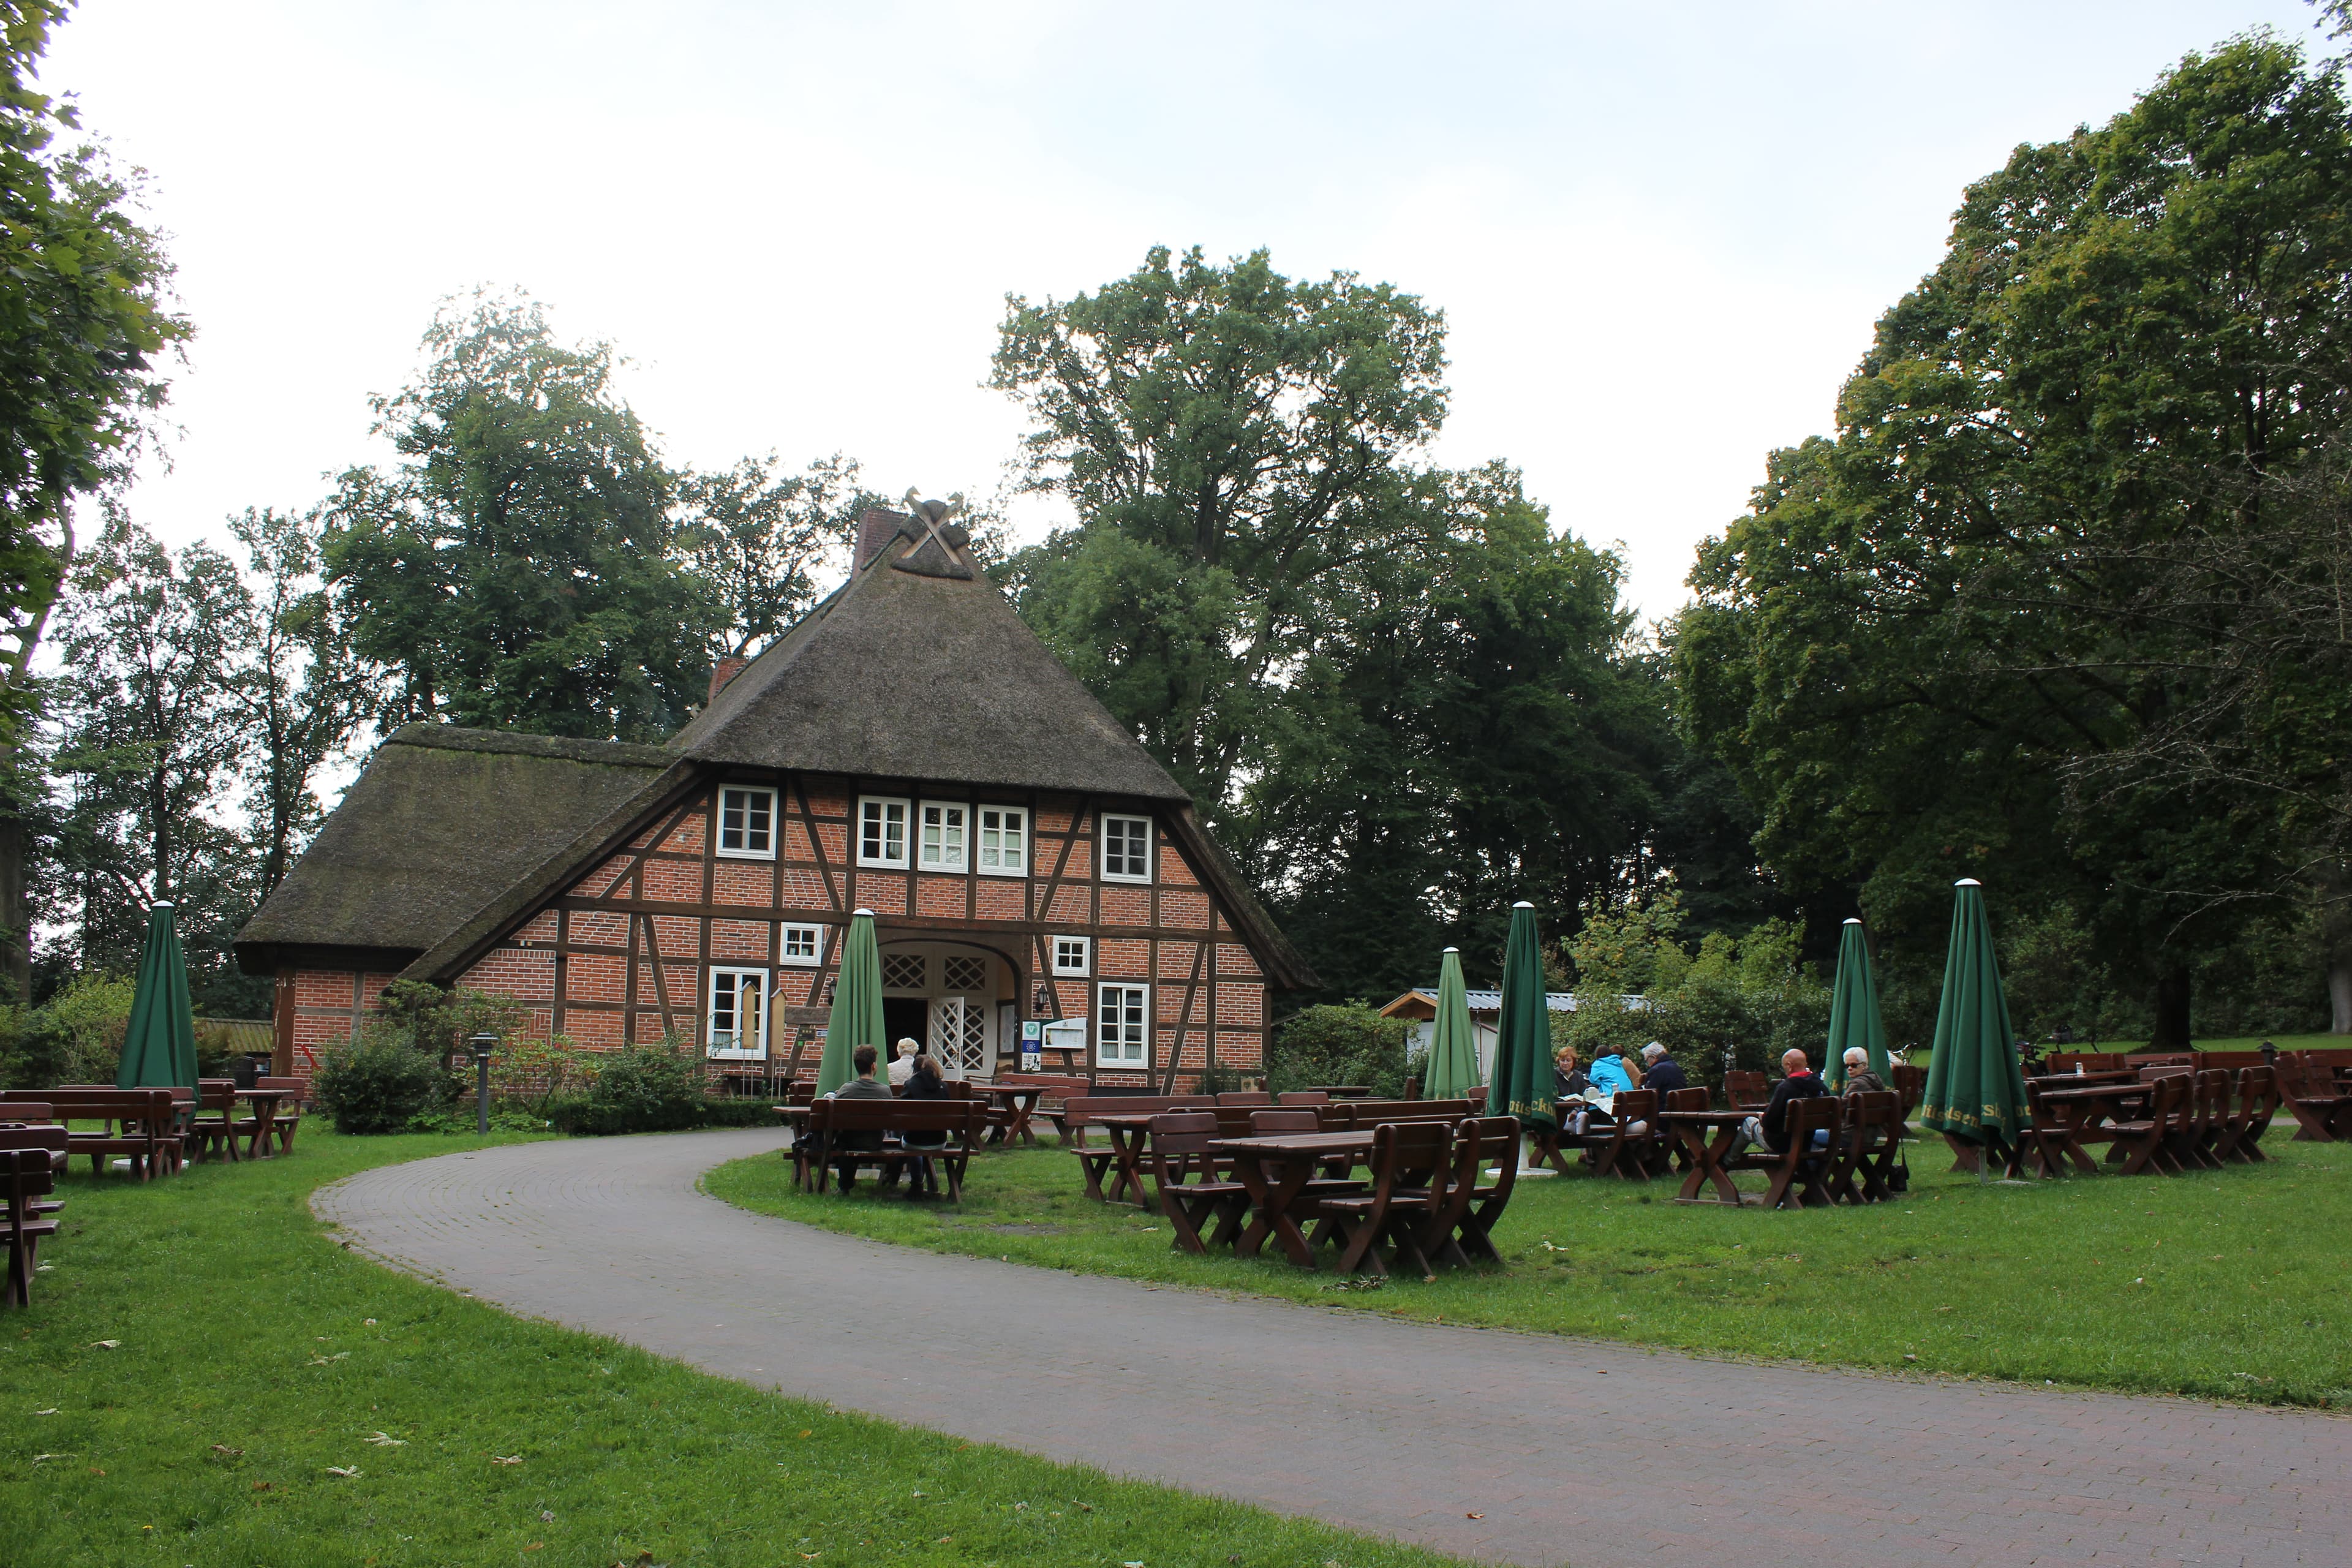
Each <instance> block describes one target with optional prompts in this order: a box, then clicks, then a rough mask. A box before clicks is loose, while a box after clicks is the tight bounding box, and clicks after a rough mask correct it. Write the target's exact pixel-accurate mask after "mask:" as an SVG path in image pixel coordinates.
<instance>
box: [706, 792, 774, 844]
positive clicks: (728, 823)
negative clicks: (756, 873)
mask: <svg viewBox="0 0 2352 1568" xmlns="http://www.w3.org/2000/svg"><path fill="white" fill-rule="evenodd" d="M775 824H776V792H775V791H774V790H772V789H737V788H734V787H733V786H731V785H730V787H728V788H726V789H722V790H720V791H719V853H720V854H721V855H729V856H740V858H744V859H747V860H772V859H774V858H776V832H775Z"/></svg>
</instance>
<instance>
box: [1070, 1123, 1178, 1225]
mask: <svg viewBox="0 0 2352 1568" xmlns="http://www.w3.org/2000/svg"><path fill="white" fill-rule="evenodd" d="M1166 1114H1168V1113H1167V1112H1166V1111H1164V1110H1106V1111H1102V1112H1100V1113H1098V1114H1097V1115H1096V1116H1094V1117H1092V1118H1090V1119H1089V1125H1092V1126H1096V1127H1099V1128H1101V1129H1102V1130H1103V1135H1104V1136H1105V1137H1106V1138H1108V1140H1109V1141H1110V1147H1109V1148H1108V1149H1105V1150H1101V1151H1099V1152H1098V1156H1099V1155H1107V1156H1108V1158H1107V1159H1106V1158H1101V1157H1097V1158H1095V1159H1086V1160H1080V1161H1079V1162H1078V1169H1079V1170H1081V1171H1083V1172H1085V1173H1086V1178H1087V1196H1088V1197H1090V1198H1093V1199H1095V1200H1096V1201H1097V1202H1098V1203H1107V1204H1116V1203H1127V1202H1132V1203H1133V1204H1134V1205H1136V1206H1137V1207H1138V1208H1146V1209H1148V1208H1150V1207H1152V1206H1153V1205H1152V1202H1151V1196H1150V1194H1149V1193H1147V1192H1145V1191H1144V1187H1143V1156H1144V1153H1145V1152H1146V1151H1147V1150H1149V1149H1150V1144H1151V1119H1152V1118H1153V1117H1155V1116H1165V1115H1166ZM1106 1168H1108V1169H1109V1171H1110V1172H1111V1179H1110V1185H1109V1187H1108V1189H1106V1188H1105V1187H1104V1186H1103V1184H1102V1175H1103V1172H1104V1170H1105V1169H1106Z"/></svg>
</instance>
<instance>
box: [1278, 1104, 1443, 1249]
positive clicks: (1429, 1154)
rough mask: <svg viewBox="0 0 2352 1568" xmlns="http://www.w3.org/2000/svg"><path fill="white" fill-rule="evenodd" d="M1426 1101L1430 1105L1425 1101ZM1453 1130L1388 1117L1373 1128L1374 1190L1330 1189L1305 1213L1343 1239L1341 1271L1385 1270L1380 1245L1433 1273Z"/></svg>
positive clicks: (1427, 1123)
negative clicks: (1432, 1228) (1432, 1231)
mask: <svg viewBox="0 0 2352 1568" xmlns="http://www.w3.org/2000/svg"><path fill="white" fill-rule="evenodd" d="M1423 1103H1427V1102H1426V1101H1424V1102H1423ZM1453 1153H1454V1128H1453V1126H1452V1124H1451V1123H1448V1122H1444V1121H1382V1122H1381V1123H1379V1124H1377V1125H1376V1126H1374V1127H1373V1129H1372V1148H1371V1155H1370V1168H1371V1180H1370V1190H1369V1191H1367V1192H1360V1193H1336V1194H1324V1195H1322V1196H1319V1197H1316V1198H1314V1199H1313V1201H1312V1202H1311V1203H1309V1204H1308V1205H1307V1211H1306V1212H1307V1214H1308V1215H1311V1216H1312V1217H1313V1218H1314V1219H1315V1220H1316V1221H1318V1230H1319V1229H1320V1228H1321V1224H1322V1222H1328V1224H1329V1226H1330V1227H1331V1231H1332V1234H1333V1238H1334V1239H1335V1240H1337V1241H1338V1242H1339V1272H1340V1273H1342V1274H1353V1273H1355V1272H1356V1271H1357V1270H1358V1269H1366V1270H1368V1271H1370V1273H1373V1274H1386V1273H1387V1272H1388V1265H1387V1264H1386V1263H1384V1262H1383V1261H1382V1260H1381V1255H1380V1251H1379V1244H1380V1243H1381V1242H1383V1241H1385V1242H1386V1243H1388V1245H1389V1247H1390V1250H1391V1255H1392V1257H1393V1259H1394V1261H1395V1262H1396V1263H1397V1264H1398V1265H1399V1266H1401V1267H1403V1268H1410V1269H1411V1270H1412V1272H1413V1273H1415V1274H1423V1275H1426V1274H1429V1273H1432V1272H1433V1269H1432V1268H1431V1267H1430V1262H1429V1258H1428V1256H1427V1255H1426V1254H1425V1253H1423V1250H1422V1245H1421V1243H1422V1235H1423V1229H1424V1227H1425V1226H1426V1224H1427V1222H1428V1221H1429V1220H1430V1219H1431V1218H1432V1217H1433V1215H1436V1214H1437V1213H1438V1212H1439V1211H1440V1210H1441V1209H1443V1208H1444V1206H1445V1188H1446V1184H1447V1182H1448V1180H1449V1179H1450V1178H1451V1176H1452V1174H1453V1159H1452V1156H1453Z"/></svg>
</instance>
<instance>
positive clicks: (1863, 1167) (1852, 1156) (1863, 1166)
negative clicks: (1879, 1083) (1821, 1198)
mask: <svg viewBox="0 0 2352 1568" xmlns="http://www.w3.org/2000/svg"><path fill="white" fill-rule="evenodd" d="M1841 1104H1842V1107H1843V1110H1842V1112H1841V1115H1842V1119H1843V1126H1842V1127H1841V1128H1840V1129H1839V1130H1838V1131H1837V1132H1836V1133H1835V1134H1834V1135H1832V1138H1831V1139H1830V1146H1831V1150H1832V1153H1833V1155H1834V1158H1833V1159H1832V1162H1831V1164H1830V1169H1829V1173H1828V1183H1829V1195H1830V1201H1831V1202H1832V1203H1842V1204H1876V1203H1884V1202H1885V1201H1886V1200H1887V1199H1888V1198H1889V1197H1892V1196H1893V1195H1894V1192H1893V1189H1892V1188H1891V1187H1890V1186H1889V1185H1888V1182H1887V1178H1888V1176H1889V1175H1890V1174H1892V1173H1893V1171H1894V1169H1895V1149H1896V1147H1897V1146H1898V1145H1899V1144H1900V1143H1901V1142H1902V1139H1901V1137H1900V1133H1901V1132H1902V1129H1903V1098H1902V1096H1900V1095H1898V1094H1896V1093H1895V1091H1894V1090H1893V1089H1870V1090H1867V1091H1865V1092H1864V1093H1860V1094H1849V1095H1847V1096H1845V1097H1844V1098H1843V1100H1842V1101H1841ZM1856 1177H1859V1178H1860V1179H1861V1185H1860V1186H1856V1185H1855V1178H1856Z"/></svg>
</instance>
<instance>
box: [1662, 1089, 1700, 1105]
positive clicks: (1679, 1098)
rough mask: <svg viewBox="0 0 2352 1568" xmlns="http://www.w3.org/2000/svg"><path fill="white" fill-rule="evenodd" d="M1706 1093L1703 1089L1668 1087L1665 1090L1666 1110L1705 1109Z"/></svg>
mask: <svg viewBox="0 0 2352 1568" xmlns="http://www.w3.org/2000/svg"><path fill="white" fill-rule="evenodd" d="M1706 1101H1707V1093H1706V1090H1705V1089H1668V1090H1667V1091H1666V1109H1667V1110H1706V1108H1707V1104H1706Z"/></svg>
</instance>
